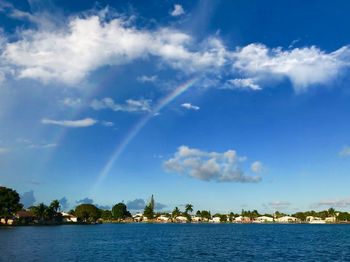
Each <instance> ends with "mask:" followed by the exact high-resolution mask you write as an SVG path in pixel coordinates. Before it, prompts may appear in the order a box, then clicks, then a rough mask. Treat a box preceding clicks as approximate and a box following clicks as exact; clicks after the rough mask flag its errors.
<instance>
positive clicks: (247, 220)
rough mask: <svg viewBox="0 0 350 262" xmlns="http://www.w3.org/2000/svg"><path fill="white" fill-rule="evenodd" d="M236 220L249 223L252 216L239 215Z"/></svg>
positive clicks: (236, 221)
mask: <svg viewBox="0 0 350 262" xmlns="http://www.w3.org/2000/svg"><path fill="white" fill-rule="evenodd" d="M234 222H235V223H249V222H250V218H249V217H243V216H238V217H235V219H234Z"/></svg>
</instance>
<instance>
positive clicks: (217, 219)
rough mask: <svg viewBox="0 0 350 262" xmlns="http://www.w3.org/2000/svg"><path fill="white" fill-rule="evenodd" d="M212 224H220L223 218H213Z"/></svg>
mask: <svg viewBox="0 0 350 262" xmlns="http://www.w3.org/2000/svg"><path fill="white" fill-rule="evenodd" d="M209 222H210V223H220V222H221V218H220V217H213V218H212V219H210V220H209Z"/></svg>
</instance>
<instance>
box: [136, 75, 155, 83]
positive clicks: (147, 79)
mask: <svg viewBox="0 0 350 262" xmlns="http://www.w3.org/2000/svg"><path fill="white" fill-rule="evenodd" d="M157 78H158V76H156V75H152V76H146V75H143V76H139V77H138V78H137V81H139V82H141V83H146V82H151V83H153V82H155V81H156V80H157Z"/></svg>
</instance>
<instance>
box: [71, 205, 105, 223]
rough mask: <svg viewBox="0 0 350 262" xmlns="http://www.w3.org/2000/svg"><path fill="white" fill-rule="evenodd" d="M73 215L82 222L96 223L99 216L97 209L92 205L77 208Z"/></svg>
mask: <svg viewBox="0 0 350 262" xmlns="http://www.w3.org/2000/svg"><path fill="white" fill-rule="evenodd" d="M74 214H75V216H76V217H78V219H79V220H80V221H83V222H96V220H97V219H98V218H100V215H101V214H100V212H99V209H98V208H97V207H96V206H94V205H93V204H81V205H79V206H77V207H76V208H75V211H74Z"/></svg>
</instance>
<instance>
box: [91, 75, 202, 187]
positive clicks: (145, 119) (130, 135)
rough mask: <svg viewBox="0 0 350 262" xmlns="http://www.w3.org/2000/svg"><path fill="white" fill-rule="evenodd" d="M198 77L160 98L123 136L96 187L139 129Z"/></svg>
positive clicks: (99, 176)
mask: <svg viewBox="0 0 350 262" xmlns="http://www.w3.org/2000/svg"><path fill="white" fill-rule="evenodd" d="M198 79H199V77H194V78H192V79H190V80H188V81H186V82H185V83H183V84H181V85H180V86H178V87H177V88H175V90H174V91H173V92H171V93H170V94H168V95H167V96H165V97H164V98H162V99H161V100H160V101H159V102H158V103H157V105H156V106H155V107H154V108H153V110H152V111H151V112H149V113H148V114H147V115H146V116H145V117H143V118H141V120H140V121H138V122H137V123H136V124H135V125H134V126H133V127H132V128H131V129H130V131H129V132H128V134H127V135H126V136H125V138H124V139H123V141H122V142H121V143H120V144H118V146H117V147H116V149H115V150H114V151H113V153H112V155H111V157H110V158H109V160H108V161H107V163H106V165H105V166H104V167H103V169H102V170H101V171H100V173H99V175H98V178H97V182H96V186H97V185H98V184H100V183H101V182H102V181H103V180H104V179H105V178H106V176H107V175H108V173H109V172H110V170H111V168H112V167H113V164H114V163H115V161H116V160H117V159H118V158H119V156H120V155H121V154H122V153H123V151H124V150H125V148H126V147H127V146H128V144H129V143H130V141H131V140H132V139H133V138H134V137H135V136H136V135H137V134H138V133H139V132H140V131H141V129H142V128H143V127H144V126H145V125H146V124H147V123H148V121H149V120H150V119H151V118H152V117H154V115H155V114H156V113H158V112H159V111H160V110H162V109H163V108H164V107H165V106H166V105H168V104H169V103H171V102H172V101H173V100H175V99H176V98H177V97H178V96H180V95H181V94H182V93H184V92H185V91H186V90H188V89H189V88H190V87H191V86H193V85H194V84H195V83H196V82H197V81H198Z"/></svg>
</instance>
